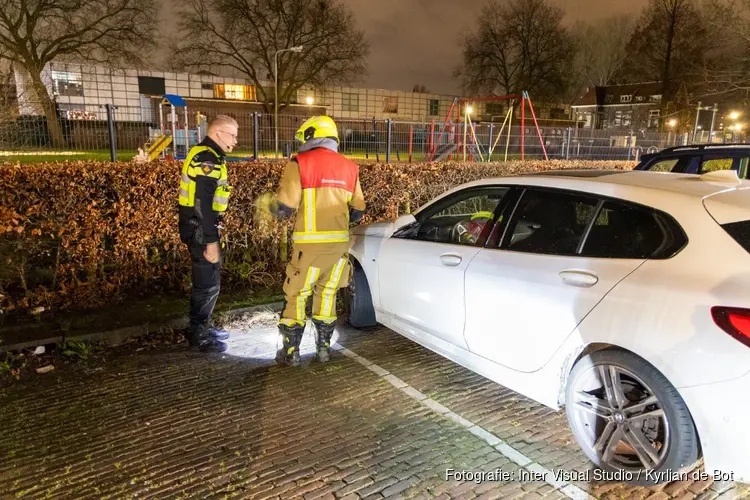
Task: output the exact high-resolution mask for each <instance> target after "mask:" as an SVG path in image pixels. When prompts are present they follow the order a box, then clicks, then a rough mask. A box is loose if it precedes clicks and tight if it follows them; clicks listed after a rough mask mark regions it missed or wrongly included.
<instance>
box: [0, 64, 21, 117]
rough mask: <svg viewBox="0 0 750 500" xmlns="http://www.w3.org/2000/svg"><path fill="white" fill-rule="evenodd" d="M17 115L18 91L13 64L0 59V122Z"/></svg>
mask: <svg viewBox="0 0 750 500" xmlns="http://www.w3.org/2000/svg"><path fill="white" fill-rule="evenodd" d="M17 116H18V93H17V90H16V79H15V74H14V68H13V64H10V63H9V62H8V61H7V60H6V61H0V123H1V122H4V121H9V120H13V119H15V118H16V117H17Z"/></svg>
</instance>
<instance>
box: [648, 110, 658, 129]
mask: <svg viewBox="0 0 750 500" xmlns="http://www.w3.org/2000/svg"><path fill="white" fill-rule="evenodd" d="M660 115H661V111H660V110H658V109H652V110H650V111H649V112H648V128H658V127H659V116H660Z"/></svg>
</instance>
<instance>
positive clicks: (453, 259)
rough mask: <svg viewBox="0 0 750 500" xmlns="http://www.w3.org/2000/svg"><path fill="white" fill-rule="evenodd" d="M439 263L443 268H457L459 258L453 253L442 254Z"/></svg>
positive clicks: (459, 261)
mask: <svg viewBox="0 0 750 500" xmlns="http://www.w3.org/2000/svg"><path fill="white" fill-rule="evenodd" d="M440 262H442V263H443V265H445V266H457V265H459V264H460V263H461V256H460V255H456V254H455V253H444V254H443V255H441V256H440Z"/></svg>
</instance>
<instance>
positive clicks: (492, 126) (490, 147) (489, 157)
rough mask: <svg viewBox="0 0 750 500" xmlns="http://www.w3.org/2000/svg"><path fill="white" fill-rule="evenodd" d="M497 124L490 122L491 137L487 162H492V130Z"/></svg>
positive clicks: (488, 144)
mask: <svg viewBox="0 0 750 500" xmlns="http://www.w3.org/2000/svg"><path fill="white" fill-rule="evenodd" d="M494 126H495V124H494V123H492V122H490V139H489V142H488V143H487V163H490V162H491V161H492V155H491V154H490V150H491V149H492V132H493V129H494Z"/></svg>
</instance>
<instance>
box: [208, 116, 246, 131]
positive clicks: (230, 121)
mask: <svg viewBox="0 0 750 500" xmlns="http://www.w3.org/2000/svg"><path fill="white" fill-rule="evenodd" d="M221 125H231V126H233V127H237V128H240V126H239V125H238V124H237V120H235V119H234V118H232V117H231V116H229V115H216V116H214V117H213V119H212V120H211V121H209V122H208V130H209V131H211V130H213V129H215V128H216V127H220V126H221Z"/></svg>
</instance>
